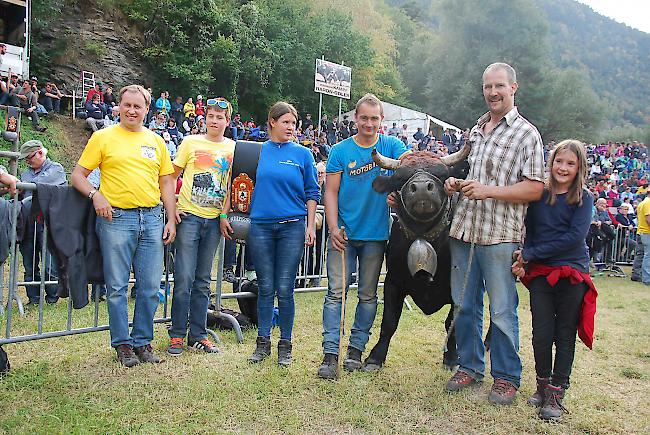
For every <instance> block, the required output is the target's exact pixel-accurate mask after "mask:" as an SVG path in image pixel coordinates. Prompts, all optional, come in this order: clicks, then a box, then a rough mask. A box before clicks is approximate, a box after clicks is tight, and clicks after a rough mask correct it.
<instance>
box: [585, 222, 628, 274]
mask: <svg viewBox="0 0 650 435" xmlns="http://www.w3.org/2000/svg"><path fill="white" fill-rule="evenodd" d="M603 225H604V224H603ZM612 228H613V229H614V238H613V239H612V240H611V241H609V242H608V243H606V244H605V245H604V246H603V247H602V248H601V249H599V250H598V251H595V252H592V253H591V257H592V261H593V266H594V267H595V269H596V272H603V273H609V276H614V277H619V278H625V277H627V274H626V273H625V271H624V270H623V269H622V268H621V267H620V266H632V265H633V264H634V258H635V256H636V255H637V250H636V248H637V244H638V243H640V242H639V241H637V238H636V228H634V227H633V228H630V227H626V226H622V225H621V226H618V227H613V226H612Z"/></svg>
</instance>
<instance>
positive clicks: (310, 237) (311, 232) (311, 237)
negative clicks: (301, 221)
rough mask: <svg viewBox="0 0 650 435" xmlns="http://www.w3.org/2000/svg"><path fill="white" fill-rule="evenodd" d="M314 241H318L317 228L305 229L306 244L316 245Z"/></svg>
mask: <svg viewBox="0 0 650 435" xmlns="http://www.w3.org/2000/svg"><path fill="white" fill-rule="evenodd" d="M314 243H316V229H315V228H313V227H311V228H310V227H307V231H305V246H314Z"/></svg>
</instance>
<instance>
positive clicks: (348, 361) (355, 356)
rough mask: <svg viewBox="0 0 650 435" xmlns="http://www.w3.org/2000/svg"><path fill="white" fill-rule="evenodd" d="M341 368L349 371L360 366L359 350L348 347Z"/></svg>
mask: <svg viewBox="0 0 650 435" xmlns="http://www.w3.org/2000/svg"><path fill="white" fill-rule="evenodd" d="M343 368H344V369H345V370H347V371H349V372H353V371H355V370H359V369H360V368H361V351H360V350H359V349H357V348H354V347H348V355H347V357H346V358H345V361H343Z"/></svg>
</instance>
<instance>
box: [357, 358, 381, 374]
mask: <svg viewBox="0 0 650 435" xmlns="http://www.w3.org/2000/svg"><path fill="white" fill-rule="evenodd" d="M380 368H381V364H380V363H375V362H370V361H367V360H366V362H364V363H363V365H362V366H361V371H364V372H366V373H372V372H376V371H379V369H380Z"/></svg>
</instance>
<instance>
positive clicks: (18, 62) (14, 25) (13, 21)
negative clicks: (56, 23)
mask: <svg viewBox="0 0 650 435" xmlns="http://www.w3.org/2000/svg"><path fill="white" fill-rule="evenodd" d="M30 23H31V0H0V43H3V44H5V46H6V53H5V54H4V55H2V62H1V64H0V76H3V77H4V76H7V72H8V71H9V70H11V72H12V73H16V74H18V75H19V76H21V77H23V78H29V54H30V51H29V38H30V31H31V29H30V27H31V25H30Z"/></svg>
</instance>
